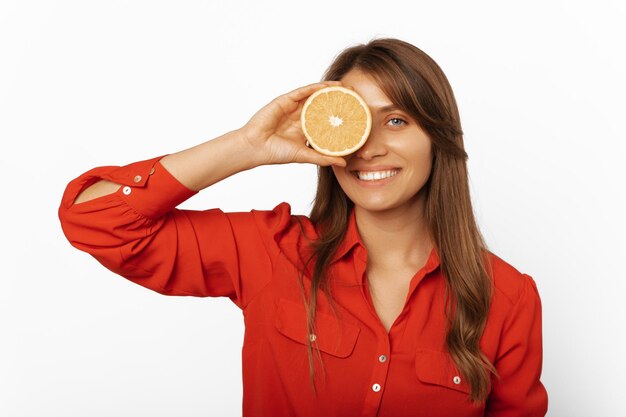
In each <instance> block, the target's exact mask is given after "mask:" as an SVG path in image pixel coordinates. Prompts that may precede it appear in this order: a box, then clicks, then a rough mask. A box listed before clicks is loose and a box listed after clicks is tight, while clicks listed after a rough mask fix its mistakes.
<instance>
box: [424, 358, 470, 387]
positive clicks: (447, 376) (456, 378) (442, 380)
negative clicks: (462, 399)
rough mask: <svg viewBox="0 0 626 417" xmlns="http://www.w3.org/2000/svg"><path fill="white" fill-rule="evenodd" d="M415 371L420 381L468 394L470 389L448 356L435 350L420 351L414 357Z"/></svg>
mask: <svg viewBox="0 0 626 417" xmlns="http://www.w3.org/2000/svg"><path fill="white" fill-rule="evenodd" d="M415 371H416V372H417V377H418V378H419V380H420V381H422V382H425V383H427V384H435V385H441V386H444V387H447V388H451V389H453V390H457V391H461V392H464V393H466V394H469V392H470V387H469V385H468V384H467V381H465V378H464V377H463V376H462V375H461V373H460V372H459V371H458V370H457V368H456V366H455V365H454V361H453V360H452V358H451V357H450V355H449V354H447V353H445V352H440V351H437V350H427V349H420V350H418V351H417V354H416V355H415Z"/></svg>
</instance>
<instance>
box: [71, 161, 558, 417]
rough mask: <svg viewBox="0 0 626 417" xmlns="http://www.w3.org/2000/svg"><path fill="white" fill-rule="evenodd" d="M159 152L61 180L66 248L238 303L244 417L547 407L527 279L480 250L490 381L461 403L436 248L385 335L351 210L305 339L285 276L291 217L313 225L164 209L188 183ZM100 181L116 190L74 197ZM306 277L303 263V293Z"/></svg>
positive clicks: (507, 412) (171, 287) (311, 231)
mask: <svg viewBox="0 0 626 417" xmlns="http://www.w3.org/2000/svg"><path fill="white" fill-rule="evenodd" d="M160 158H161V157H157V158H153V159H149V160H146V161H140V162H136V163H133V164H129V165H127V166H124V167H113V166H108V167H99V168H95V169H92V170H90V171H88V172H86V173H85V174H83V175H81V176H79V177H78V178H76V179H74V180H73V181H71V182H70V183H69V185H68V186H67V189H66V190H65V193H64V195H63V201H62V203H61V206H60V209H59V217H60V219H61V224H62V227H63V231H64V233H65V235H66V236H67V238H68V239H69V241H70V243H71V244H72V245H73V246H75V247H76V248H78V249H80V250H83V251H85V252H88V253H89V254H91V255H93V256H94V257H95V258H96V259H97V260H98V261H99V262H100V263H102V264H103V265H104V266H105V267H107V268H108V269H110V270H111V271H113V272H115V273H117V274H120V275H122V276H124V277H125V278H127V279H129V280H130V281H133V282H135V283H137V284H139V285H142V286H144V287H147V288H150V289H152V290H154V291H157V292H159V293H161V294H166V295H191V296H198V297H207V296H209V297H217V296H223V297H229V298H230V299H231V300H232V301H233V302H234V303H235V304H236V305H237V306H238V307H239V308H241V310H242V311H243V317H244V321H245V336H244V346H243V351H242V361H243V415H244V416H250V417H251V416H254V417H261V416H272V417H276V416H324V417H330V416H372V417H373V416H379V417H403V416H411V417H416V416H424V417H439V416H441V417H477V416H497V417H514V416H515V417H521V416H525V417H531V416H532V417H539V416H544V415H545V413H546V410H547V401H548V400H547V394H546V390H545V388H544V386H543V385H542V383H541V382H540V375H541V364H542V335H541V302H540V299H539V295H538V292H537V288H536V286H535V282H534V281H533V279H532V278H531V277H530V276H529V275H526V274H523V273H521V272H519V271H517V270H516V269H515V268H514V267H512V266H511V265H509V264H508V263H506V262H505V261H503V260H502V259H500V258H498V257H497V256H495V255H493V254H491V253H490V256H491V259H492V262H493V269H494V274H495V291H494V296H493V301H492V305H491V310H490V312H489V316H488V320H487V325H486V328H485V330H484V333H483V335H482V338H481V345H480V346H481V349H482V351H483V352H484V354H485V355H486V356H487V358H489V360H490V361H491V362H492V363H493V364H494V365H495V367H496V369H497V371H498V373H499V375H500V378H499V379H498V378H495V377H494V378H492V381H491V394H490V396H489V398H488V400H487V401H486V402H485V403H482V404H480V405H472V404H471V403H470V401H469V399H468V393H469V387H468V385H467V384H466V381H465V380H464V378H463V377H462V375H461V374H460V373H459V372H458V371H457V369H456V367H455V366H454V363H453V362H452V359H451V357H450V356H449V354H448V353H446V349H445V316H444V304H443V302H444V289H445V283H444V277H443V276H442V273H441V269H440V268H439V257H438V255H437V252H436V250H435V249H433V251H432V252H431V254H430V257H429V258H428V261H427V262H426V264H425V265H424V266H423V267H422V268H421V269H420V270H419V271H417V272H416V273H415V275H414V276H413V277H412V279H411V282H410V287H409V293H408V295H407V299H406V304H405V305H404V308H403V310H402V312H401V313H400V315H399V317H398V318H397V320H396V321H395V322H394V324H393V326H392V327H391V329H390V330H389V333H387V331H386V330H385V328H384V327H383V325H382V324H381V322H380V320H379V319H378V316H377V315H376V312H375V310H374V307H373V304H372V301H371V298H370V295H369V292H368V288H367V279H366V275H365V274H366V264H367V257H368V254H367V250H366V248H365V246H364V245H363V242H362V240H361V238H360V236H359V233H358V229H357V227H356V221H355V214H354V211H352V213H351V216H350V222H349V226H348V230H347V233H346V237H345V239H344V241H343V242H342V244H341V245H340V247H339V249H338V252H337V253H336V255H335V257H334V258H333V261H332V264H331V266H330V270H329V273H330V274H331V276H332V286H331V289H332V292H333V295H334V299H335V302H336V305H337V308H338V318H335V316H334V315H333V313H332V311H331V310H330V307H329V303H328V300H327V299H326V298H325V297H323V296H320V298H318V300H319V301H318V308H319V310H318V313H317V322H316V326H317V327H316V331H315V335H314V337H313V336H312V335H309V334H307V331H306V315H305V314H306V313H305V307H304V304H303V301H302V295H301V290H300V287H299V286H298V281H297V280H298V267H299V266H300V265H301V263H300V261H299V259H300V257H301V258H302V259H307V256H306V255H307V254H308V253H309V252H308V250H307V248H306V241H305V240H304V237H303V236H302V232H301V229H300V226H299V224H298V222H297V221H295V220H296V219H295V217H298V218H299V219H300V221H301V222H302V224H303V225H304V230H305V234H306V235H307V236H308V237H309V238H313V239H314V238H315V237H316V236H317V231H316V228H315V226H314V225H313V224H312V223H311V221H310V220H309V219H308V218H307V217H306V216H302V215H297V216H296V215H292V214H291V209H290V206H289V204H287V203H281V204H279V205H277V206H276V207H275V208H274V209H273V210H267V211H262V210H252V211H250V212H241V213H224V212H223V211H221V210H220V209H217V208H215V209H211V210H206V211H194V210H179V209H176V208H175V207H176V206H177V205H178V204H180V203H181V202H183V201H184V200H186V199H188V198H189V197H191V196H193V195H194V194H195V193H196V192H194V191H192V190H190V189H188V188H186V187H185V186H184V185H182V184H181V183H180V182H179V181H178V180H176V178H174V177H173V176H172V175H171V174H170V173H169V172H168V171H167V170H165V169H164V168H163V166H162V165H161V164H160V163H159V162H158V161H159V159H160ZM101 178H104V179H108V180H110V181H114V182H116V183H119V184H122V185H123V187H120V189H119V190H118V191H117V192H115V193H113V194H109V195H105V196H102V197H99V198H96V199H93V200H90V201H87V202H84V203H80V204H73V201H74V200H75V198H76V196H77V195H78V194H79V193H80V192H81V191H82V190H83V189H85V188H86V187H88V186H89V185H91V184H92V183H94V182H96V181H98V180H99V179H101ZM311 267H312V263H311ZM311 275H312V273H311V269H309V270H308V272H307V276H306V277H305V282H304V283H305V287H306V288H307V291H308V288H309V283H310V276H311ZM309 337H311V338H313V339H314V343H315V344H316V345H317V347H318V348H319V350H320V351H321V357H322V360H323V366H324V371H322V369H321V368H320V365H319V362H317V361H316V365H315V369H316V378H317V379H316V381H317V382H316V385H317V387H318V392H317V396H316V397H314V395H313V392H312V390H311V385H310V380H309V362H308V356H307V350H306V340H307V338H309Z"/></svg>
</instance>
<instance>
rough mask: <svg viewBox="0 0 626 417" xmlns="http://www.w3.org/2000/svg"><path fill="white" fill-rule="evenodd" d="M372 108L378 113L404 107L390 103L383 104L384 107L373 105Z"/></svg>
mask: <svg viewBox="0 0 626 417" xmlns="http://www.w3.org/2000/svg"><path fill="white" fill-rule="evenodd" d="M372 110H374V111H375V112H376V113H386V112H389V111H394V110H400V111H401V110H402V109H400V108H399V107H398V106H396V105H395V104H388V105H387V106H382V107H372Z"/></svg>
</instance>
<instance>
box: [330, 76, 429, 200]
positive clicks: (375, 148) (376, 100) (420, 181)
mask: <svg viewBox="0 0 626 417" xmlns="http://www.w3.org/2000/svg"><path fill="white" fill-rule="evenodd" d="M341 81H342V84H343V85H344V86H345V87H348V88H352V89H354V90H355V91H356V92H357V93H359V94H360V95H361V97H363V99H364V100H365V102H366V103H367V105H368V106H369V108H370V110H371V112H372V130H371V132H370V135H369V137H368V139H367V141H366V142H365V145H363V147H361V148H360V149H359V150H358V151H356V152H354V153H352V154H350V155H347V156H345V159H346V162H347V164H346V167H345V168H343V167H337V166H332V169H333V172H334V173H335V177H336V178H337V181H338V182H339V184H340V185H341V188H342V189H343V191H344V192H345V193H346V194H347V196H348V197H349V198H350V200H352V202H354V204H355V206H357V209H358V210H361V209H364V210H367V211H372V212H377V211H384V210H390V209H400V210H403V209H409V210H413V209H418V210H419V209H420V207H418V206H419V205H420V204H421V203H422V202H423V198H421V196H422V194H423V193H422V194H418V192H419V191H420V190H421V189H422V187H423V186H424V184H425V183H426V182H427V181H428V178H429V176H430V172H431V167H432V153H431V140H430V138H429V137H428V135H427V134H426V132H425V131H423V130H422V129H421V128H420V127H419V126H418V125H417V123H416V122H415V120H413V119H412V118H411V117H410V116H409V115H408V114H407V113H405V112H403V111H401V110H399V109H397V108H395V106H393V103H392V102H391V100H390V99H389V97H387V96H386V95H385V93H383V91H382V90H381V89H380V88H379V86H378V84H377V83H376V81H374V79H373V78H371V77H370V76H369V75H367V74H366V73H364V72H362V71H359V70H352V71H350V72H348V73H347V74H346V75H345V76H344V77H343V78H342V79H341ZM389 171H391V172H389ZM390 174H391V176H389V175H390Z"/></svg>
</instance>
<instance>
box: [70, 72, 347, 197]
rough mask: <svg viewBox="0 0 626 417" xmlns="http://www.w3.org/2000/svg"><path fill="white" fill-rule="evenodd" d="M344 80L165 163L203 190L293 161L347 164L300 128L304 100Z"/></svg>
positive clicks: (284, 102)
mask: <svg viewBox="0 0 626 417" xmlns="http://www.w3.org/2000/svg"><path fill="white" fill-rule="evenodd" d="M335 84H340V83H339V82H338V81H328V82H324V83H315V84H310V85H308V86H305V87H301V88H298V89H296V90H293V91H291V92H289V93H287V94H284V95H282V96H279V97H277V98H276V99H274V100H272V101H271V102H270V103H269V104H267V105H266V106H265V107H263V108H262V109H261V110H259V111H258V112H257V113H256V114H255V115H254V116H253V117H252V118H251V119H250V121H248V123H246V125H245V126H244V127H242V128H241V129H237V130H234V131H232V132H229V133H226V134H225V135H223V136H220V137H218V138H215V139H213V140H209V141H207V142H204V143H202V144H200V145H197V146H194V147H192V148H189V149H186V150H183V151H180V152H177V153H174V154H170V155H167V156H165V157H164V158H163V159H162V160H161V161H160V162H161V164H162V165H163V167H165V169H167V170H168V171H169V172H170V173H171V174H172V175H173V176H174V177H175V178H176V179H177V180H178V181H180V182H181V183H182V184H184V185H185V186H186V187H188V188H189V189H191V190H194V191H200V190H202V189H204V188H206V187H208V186H210V185H212V184H215V183H216V182H218V181H221V180H223V179H224V178H227V177H229V176H231V175H233V174H236V173H237V172H241V171H245V170H248V169H251V168H254V167H257V166H260V165H269V164H286V163H291V162H297V163H313V164H317V165H322V166H327V165H331V164H337V165H341V166H345V160H344V159H343V158H340V157H330V156H325V155H322V154H320V153H318V152H316V151H314V150H313V149H310V148H308V147H307V146H305V142H306V138H305V137H304V135H303V133H302V130H301V128H300V111H301V110H302V105H303V100H305V99H306V98H307V97H308V96H309V95H311V94H312V93H313V92H314V91H316V90H317V89H319V88H322V87H325V86H328V85H335ZM120 186H121V185H120V184H117V183H114V182H111V181H108V180H102V181H99V182H97V183H95V184H93V185H92V186H90V187H89V188H87V189H85V190H84V191H82V192H81V194H80V195H79V196H78V197H77V199H76V201H75V203H77V204H78V203H82V202H84V201H89V200H92V199H94V198H97V197H100V196H103V195H106V194H110V193H113V192H115V191H117V190H118V189H119V188H120Z"/></svg>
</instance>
